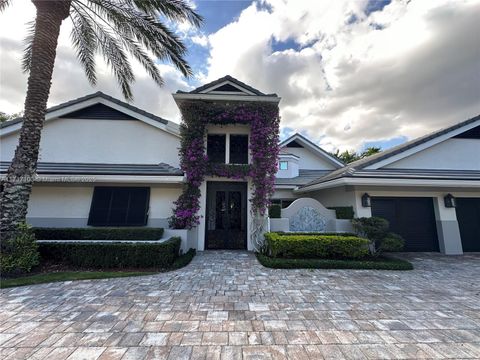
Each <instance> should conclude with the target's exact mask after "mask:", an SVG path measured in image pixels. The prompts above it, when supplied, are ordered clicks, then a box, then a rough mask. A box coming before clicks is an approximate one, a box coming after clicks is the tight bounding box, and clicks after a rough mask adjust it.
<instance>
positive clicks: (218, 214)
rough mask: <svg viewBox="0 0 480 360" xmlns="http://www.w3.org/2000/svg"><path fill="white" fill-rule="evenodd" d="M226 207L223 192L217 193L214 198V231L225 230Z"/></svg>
mask: <svg viewBox="0 0 480 360" xmlns="http://www.w3.org/2000/svg"><path fill="white" fill-rule="evenodd" d="M226 207H227V205H226V199H225V191H217V194H216V198H215V230H224V229H225V218H226V215H227V212H226Z"/></svg>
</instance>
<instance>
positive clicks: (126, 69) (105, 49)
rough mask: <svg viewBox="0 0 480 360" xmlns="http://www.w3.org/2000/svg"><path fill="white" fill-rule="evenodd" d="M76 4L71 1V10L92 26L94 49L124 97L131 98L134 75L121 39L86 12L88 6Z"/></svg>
mask: <svg viewBox="0 0 480 360" xmlns="http://www.w3.org/2000/svg"><path fill="white" fill-rule="evenodd" d="M77 5H78V2H75V3H73V2H72V9H73V11H74V12H75V13H76V14H78V16H79V17H82V18H83V19H84V21H86V22H88V24H89V26H91V27H92V28H93V32H92V34H94V36H95V38H96V46H95V49H96V50H98V51H99V52H100V54H101V55H102V56H103V59H104V60H105V62H106V63H107V65H108V66H110V67H111V68H112V71H113V74H114V76H115V78H116V79H117V82H118V84H119V85H120V89H121V90H122V93H123V96H124V97H125V99H127V100H132V99H133V94H132V89H131V84H132V83H133V82H134V81H135V75H134V74H133V70H132V67H131V64H130V62H129V61H128V57H127V54H126V53H125V50H124V48H123V46H122V42H121V40H119V39H118V38H117V37H115V35H112V33H111V32H109V31H108V29H106V28H105V26H102V25H101V23H100V22H99V21H98V20H99V19H97V18H95V16H94V15H92V14H91V13H89V12H88V11H89V10H88V8H82V7H80V6H77Z"/></svg>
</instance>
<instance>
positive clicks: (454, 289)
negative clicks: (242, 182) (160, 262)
mask: <svg viewBox="0 0 480 360" xmlns="http://www.w3.org/2000/svg"><path fill="white" fill-rule="evenodd" d="M409 257H410V258H411V259H412V261H413V262H414V265H415V267H416V270H414V271H410V272H391V271H369V270H368V271H365V270H363V271H362V270H356V271H353V270H329V271H327V270H314V271H310V270H271V269H266V268H263V267H262V266H261V265H259V263H258V262H257V261H256V259H255V257H254V255H253V254H250V253H245V252H205V253H203V254H200V255H198V256H197V257H196V258H195V259H194V261H193V262H192V264H190V265H189V266H188V267H186V268H184V269H181V270H178V271H175V272H170V273H165V274H159V275H153V276H145V277H140V278H138V277H135V278H124V279H110V280H91V281H76V282H64V283H54V284H45V285H36V286H29V287H21V288H15V289H6V290H3V291H2V298H1V312H0V347H1V350H2V354H1V355H0V357H1V358H2V359H11V358H34V359H41V358H47V359H63V358H68V359H96V358H100V359H119V358H122V359H142V358H153V359H161V358H169V359H182V358H185V359H187V358H195V359H197V358H199V359H200V358H220V357H222V358H225V359H241V358H242V357H243V358H244V359H261V358H284V357H290V358H297V359H307V358H312V359H321V358H322V357H325V358H342V357H346V358H352V359H362V358H382V359H384V358H422V357H427V358H442V357H456V358H480V282H479V275H480V255H470V256H463V257H445V256H440V255H426V254H424V255H419V254H416V255H409Z"/></svg>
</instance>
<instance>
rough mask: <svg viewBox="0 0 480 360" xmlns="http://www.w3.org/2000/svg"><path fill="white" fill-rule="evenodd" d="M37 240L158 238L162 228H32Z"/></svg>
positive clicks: (160, 235)
mask: <svg viewBox="0 0 480 360" xmlns="http://www.w3.org/2000/svg"><path fill="white" fill-rule="evenodd" d="M33 230H34V232H35V237H36V238H37V239H39V240H159V239H161V238H162V236H163V229H162V228H151V227H120V228H110V227H86V228H34V229H33Z"/></svg>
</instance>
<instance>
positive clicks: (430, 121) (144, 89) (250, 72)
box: [0, 0, 480, 150]
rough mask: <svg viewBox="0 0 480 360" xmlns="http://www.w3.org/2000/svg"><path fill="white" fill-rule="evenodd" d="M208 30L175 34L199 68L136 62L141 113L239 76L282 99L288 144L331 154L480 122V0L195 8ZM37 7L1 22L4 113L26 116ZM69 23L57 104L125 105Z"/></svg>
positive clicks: (166, 113)
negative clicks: (296, 138) (101, 101)
mask: <svg viewBox="0 0 480 360" xmlns="http://www.w3.org/2000/svg"><path fill="white" fill-rule="evenodd" d="M193 4H194V6H195V7H196V9H197V11H198V12H199V13H200V14H202V15H203V16H204V17H205V24H204V26H203V27H202V28H201V29H198V30H197V29H193V28H191V27H189V26H187V25H186V24H181V25H179V26H177V27H176V31H177V32H178V33H179V34H180V35H181V36H182V37H183V38H184V40H185V42H186V44H187V45H188V47H189V49H190V52H189V55H188V60H189V61H190V64H191V66H192V67H193V70H194V72H195V76H194V78H192V79H185V78H183V77H182V76H181V75H180V74H179V73H178V72H177V71H175V70H174V69H173V67H172V66H170V65H169V64H159V66H160V69H161V71H162V74H163V76H164V78H165V80H166V84H165V86H164V87H163V88H158V87H157V86H156V85H155V84H154V83H153V81H151V80H149V79H148V77H147V75H146V74H145V73H144V72H143V71H142V69H141V68H140V66H139V65H136V66H135V69H136V75H137V81H136V84H135V86H134V96H135V100H134V105H136V106H138V107H141V108H143V109H145V110H147V111H151V112H153V113H155V114H157V115H159V116H163V117H165V118H167V119H170V120H173V121H176V122H178V121H179V120H180V115H179V113H178V110H177V108H176V106H175V104H174V102H173V100H172V97H171V95H170V94H171V93H172V92H175V91H176V90H178V89H182V90H188V89H192V88H194V87H196V86H199V85H201V84H203V83H205V82H208V81H211V80H215V79H216V78H219V77H222V76H224V75H226V74H230V75H232V76H234V77H236V78H238V79H239V80H241V81H244V82H246V83H248V84H250V85H252V86H253V87H255V88H258V89H259V90H261V91H264V92H275V93H277V94H279V96H281V97H282V101H281V103H280V109H281V114H282V136H283V137H285V136H288V135H289V134H291V133H293V132H296V131H298V132H301V133H303V134H305V135H307V136H309V137H310V138H311V139H312V140H314V141H316V142H317V143H319V144H320V145H321V146H322V147H324V148H325V149H327V150H335V149H337V148H338V149H340V150H344V149H356V150H360V149H362V148H364V147H366V146H371V145H376V146H381V147H382V148H388V147H390V146H393V145H396V144H399V143H402V142H404V141H406V140H407V139H410V138H413V137H417V136H420V135H423V134H425V133H427V132H430V131H434V130H436V129H439V128H441V127H445V126H449V125H451V124H453V123H456V122H459V121H462V120H465V119H467V118H469V117H472V116H475V115H478V114H480V21H479V19H480V0H467V1H461V0H398V1H372V0H370V1H369V0H354V1H353V0H352V1H340V0H331V1H326V0H322V1H320V0H306V1H302V0H258V1H203V0H193ZM34 16H35V9H34V7H33V5H31V2H30V1H29V0H15V1H14V5H13V6H12V7H11V8H9V9H8V10H7V11H5V12H4V13H3V14H2V15H0V111H3V112H7V113H13V112H17V111H20V110H21V109H22V104H23V101H24V95H25V88H26V76H25V75H23V74H22V72H21V66H20V62H21V53H22V48H23V43H22V39H23V38H24V37H25V33H26V25H25V24H26V23H27V22H28V21H30V20H32V19H33V18H34ZM69 32H70V24H69V23H68V22H65V23H64V24H63V25H62V31H61V35H60V41H59V48H58V54H57V60H56V63H55V71H54V79H53V85H52V91H51V96H50V101H49V106H51V105H55V104H58V103H61V102H64V101H68V100H70V99H72V98H76V97H79V96H83V95H86V94H88V93H91V92H94V91H98V90H101V91H104V92H106V93H108V94H111V95H113V96H115V97H118V98H121V93H120V91H119V89H118V87H117V85H116V83H115V80H114V78H113V77H112V75H111V73H110V70H109V69H108V68H106V67H105V66H104V65H102V62H101V61H99V62H98V65H99V66H98V70H99V84H98V85H97V87H96V88H92V87H91V86H90V85H89V83H88V82H87V80H86V78H85V76H84V74H83V73H82V69H81V67H80V65H79V63H78V62H77V60H76V59H75V55H74V52H73V51H72V49H71V47H70V45H69Z"/></svg>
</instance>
